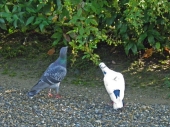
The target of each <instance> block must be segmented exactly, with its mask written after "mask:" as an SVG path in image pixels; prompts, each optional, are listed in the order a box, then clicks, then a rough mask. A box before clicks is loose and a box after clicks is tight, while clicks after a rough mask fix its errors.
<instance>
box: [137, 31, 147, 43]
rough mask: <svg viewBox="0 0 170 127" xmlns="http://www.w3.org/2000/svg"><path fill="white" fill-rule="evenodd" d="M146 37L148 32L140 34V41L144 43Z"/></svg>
mask: <svg viewBox="0 0 170 127" xmlns="http://www.w3.org/2000/svg"><path fill="white" fill-rule="evenodd" d="M146 37H147V33H146V32H145V33H143V34H141V35H140V36H139V39H138V43H142V42H143V41H144V40H145V38H146Z"/></svg>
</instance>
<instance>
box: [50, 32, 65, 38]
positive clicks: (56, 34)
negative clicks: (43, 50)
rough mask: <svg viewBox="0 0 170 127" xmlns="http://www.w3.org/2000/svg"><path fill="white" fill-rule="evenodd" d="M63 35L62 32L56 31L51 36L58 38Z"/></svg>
mask: <svg viewBox="0 0 170 127" xmlns="http://www.w3.org/2000/svg"><path fill="white" fill-rule="evenodd" d="M61 37H62V34H61V33H57V32H56V33H54V34H53V35H52V36H51V38H54V39H57V38H61Z"/></svg>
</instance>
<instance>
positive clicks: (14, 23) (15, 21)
mask: <svg viewBox="0 0 170 127" xmlns="http://www.w3.org/2000/svg"><path fill="white" fill-rule="evenodd" d="M17 23H18V20H17V19H16V20H14V22H13V25H14V27H15V28H17V27H18V25H17Z"/></svg>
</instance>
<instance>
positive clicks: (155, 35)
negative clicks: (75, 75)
mask: <svg viewBox="0 0 170 127" xmlns="http://www.w3.org/2000/svg"><path fill="white" fill-rule="evenodd" d="M169 20H170V2H168V1H167V0H161V1H160V0H149V1H145V0H142V1H141V0H121V1H116V0H110V1H109V0H86V1H85V2H84V1H82V0H29V1H28V2H25V1H23V0H8V2H6V0H1V1H0V28H1V29H4V30H7V31H9V32H10V31H11V30H14V29H17V30H18V31H21V32H26V31H27V30H36V31H40V32H46V31H48V30H52V31H53V35H52V36H51V38H53V39H54V42H53V45H57V44H58V43H64V44H69V45H70V46H71V47H72V49H73V50H72V54H73V55H74V59H72V61H73V62H74V61H75V60H76V56H77V55H78V52H79V51H83V53H84V56H83V57H82V58H83V59H84V58H87V59H89V60H92V61H93V62H94V63H95V64H97V63H98V62H99V56H98V54H95V53H94V49H96V48H97V44H98V43H99V42H106V43H107V44H109V45H118V44H121V45H123V46H124V49H125V53H126V54H128V53H129V51H132V52H133V53H134V54H137V53H138V51H140V50H141V49H144V48H145V43H147V44H149V45H150V46H152V47H154V48H155V49H157V50H160V49H162V48H163V47H170V43H169V41H170V39H169V34H170V21H169Z"/></svg>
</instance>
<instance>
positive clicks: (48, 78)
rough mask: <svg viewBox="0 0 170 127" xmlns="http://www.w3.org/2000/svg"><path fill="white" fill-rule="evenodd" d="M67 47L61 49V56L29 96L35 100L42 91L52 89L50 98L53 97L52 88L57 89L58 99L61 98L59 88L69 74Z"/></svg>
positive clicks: (51, 65)
mask: <svg viewBox="0 0 170 127" xmlns="http://www.w3.org/2000/svg"><path fill="white" fill-rule="evenodd" d="M67 48H68V47H67V46H66V47H62V48H61V49H60V56H59V57H58V59H57V60H56V61H55V62H53V63H51V64H50V65H49V66H48V68H47V70H46V71H45V72H44V74H43V75H42V76H41V78H40V80H39V81H38V83H37V84H35V85H34V86H33V87H32V89H31V90H30V91H29V92H28V93H27V96H28V97H30V98H33V97H34V96H35V95H36V94H38V93H39V92H40V91H41V90H43V89H45V88H50V91H49V93H48V96H50V97H52V96H53V95H52V93H51V88H55V89H56V92H57V95H56V98H60V97H61V96H60V95H59V86H60V82H61V81H62V80H63V79H64V77H65V76H66V73H67V69H66V65H67Z"/></svg>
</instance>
